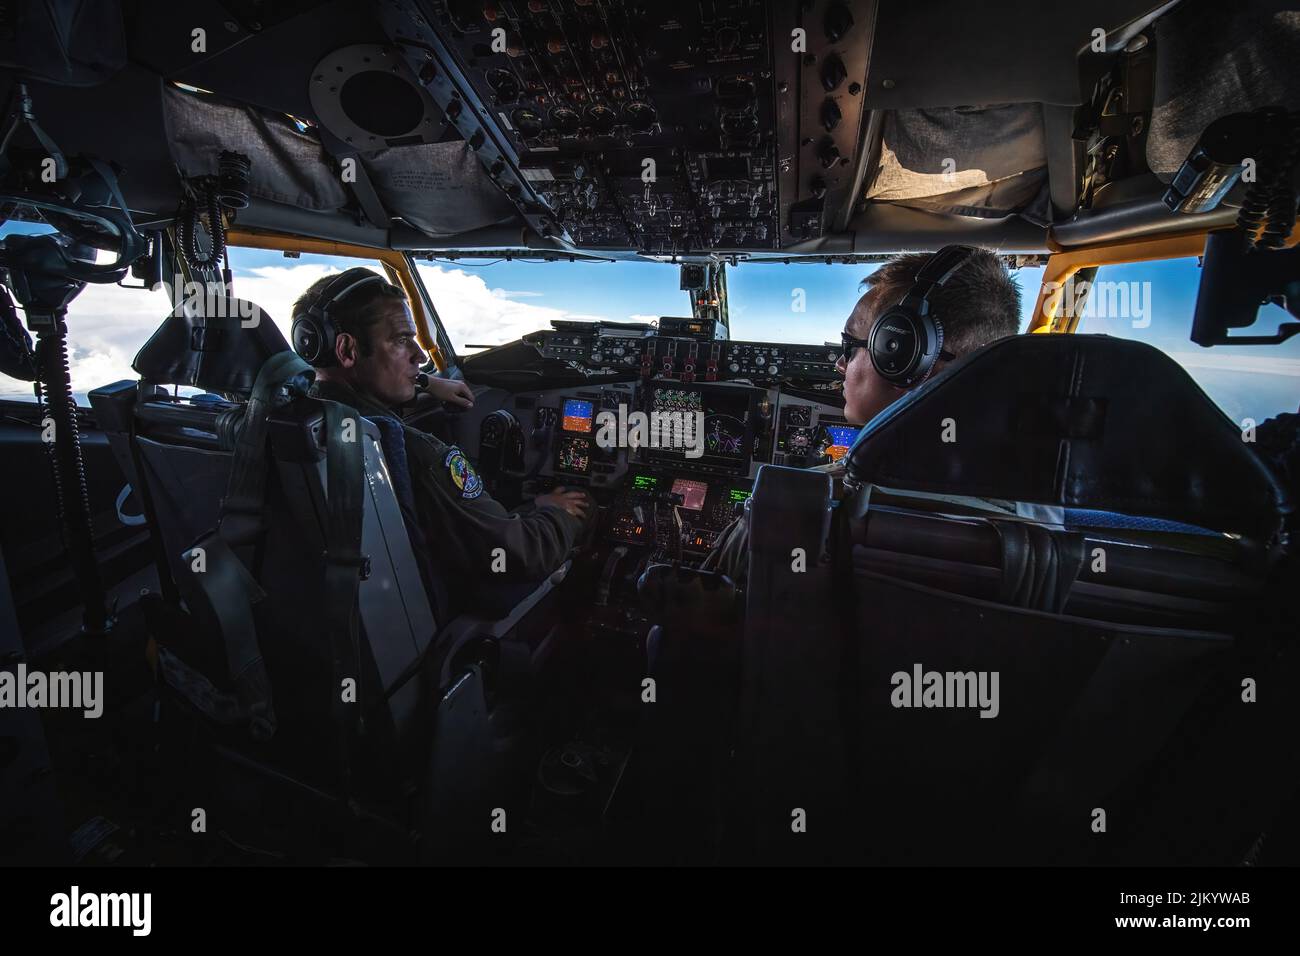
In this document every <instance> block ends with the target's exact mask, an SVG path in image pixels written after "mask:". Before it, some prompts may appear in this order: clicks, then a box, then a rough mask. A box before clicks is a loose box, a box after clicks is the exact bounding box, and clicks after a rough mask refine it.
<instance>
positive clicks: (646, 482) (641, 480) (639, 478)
mask: <svg viewBox="0 0 1300 956" xmlns="http://www.w3.org/2000/svg"><path fill="white" fill-rule="evenodd" d="M632 487H633V488H635V489H637V490H638V491H655V490H656V489H658V487H659V479H658V478H656V477H654V476H653V475H633V476H632Z"/></svg>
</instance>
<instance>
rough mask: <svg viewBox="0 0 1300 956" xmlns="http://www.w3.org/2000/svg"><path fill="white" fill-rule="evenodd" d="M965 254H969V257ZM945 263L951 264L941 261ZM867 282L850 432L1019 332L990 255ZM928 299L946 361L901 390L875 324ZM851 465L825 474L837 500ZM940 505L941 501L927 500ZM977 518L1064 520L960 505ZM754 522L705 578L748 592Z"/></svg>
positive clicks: (711, 562)
mask: <svg viewBox="0 0 1300 956" xmlns="http://www.w3.org/2000/svg"><path fill="white" fill-rule="evenodd" d="M963 253H964V254H963ZM941 256H948V257H950V258H948V259H946V260H941V259H940V257H941ZM943 262H947V263H949V265H948V266H947V268H952V266H953V265H954V264H955V271H952V272H951V273H948V274H947V277H946V278H945V279H944V280H943V281H942V282H940V283H937V284H936V283H934V282H933V281H931V280H932V278H933V277H932V275H931V272H932V271H933V270H934V269H935V268H936V267H939V272H940V273H945V272H947V269H946V268H944V267H943V266H942V263H943ZM863 282H864V283H865V284H866V285H867V286H868V289H867V291H866V293H864V294H863V296H862V297H861V298H860V299H858V301H857V304H856V305H855V306H854V307H853V311H852V312H850V313H849V317H848V320H847V321H846V322H845V323H844V334H843V340H844V352H843V354H842V355H840V359H839V362H838V363H837V364H836V368H837V369H838V370H839V373H840V374H841V375H843V376H844V417H845V418H846V419H848V421H849V423H850V424H852V425H863V424H866V423H867V422H869V421H871V419H873V418H874V417H876V415H878V414H880V413H881V412H883V411H884V410H885V409H886V408H888V407H889V406H890V405H892V404H893V403H894V402H896V401H897V400H898V399H900V398H902V397H903V396H904V395H906V394H907V392H908V391H909V390H910V389H911V388H915V387H916V386H917V385H920V384H921V382H923V381H926V380H927V379H928V378H930V377H933V376H934V375H936V374H940V373H942V371H943V370H944V368H945V367H946V366H947V365H948V363H950V362H951V361H953V360H954V359H956V358H958V357H959V356H962V355H965V354H966V353H967V352H973V351H975V350H976V349H978V348H980V347H981V346H984V345H987V344H988V343H989V342H992V341H994V340H995V339H1000V338H1004V337H1006V336H1008V335H1015V334H1016V332H1017V331H1018V330H1019V325H1020V286H1019V285H1018V284H1017V282H1016V280H1015V278H1013V277H1012V276H1011V274H1010V273H1009V272H1008V271H1007V267H1006V265H1005V263H1004V262H1003V260H1002V259H1001V258H999V257H998V256H997V255H995V254H994V253H992V252H989V251H988V250H986V249H977V248H974V247H971V246H948V247H946V248H945V249H942V250H940V251H939V252H936V253H933V254H932V253H912V254H908V255H901V256H896V257H895V258H893V259H891V260H889V261H888V262H886V263H885V264H884V265H882V266H881V267H880V268H879V269H877V270H876V271H875V272H873V273H872V274H871V275H869V276H868V277H867V278H866V279H864V280H863ZM919 294H925V295H926V298H927V300H928V303H929V309H930V312H931V313H932V314H933V315H934V316H936V317H937V318H939V319H940V321H941V322H942V323H943V332H944V336H943V353H942V354H941V355H940V357H939V358H938V360H937V361H936V363H935V364H934V366H933V368H932V369H931V370H930V371H929V372H928V373H926V374H924V375H922V376H921V377H920V378H919V379H918V380H916V381H913V382H911V383H910V384H909V385H906V386H903V385H899V384H895V383H893V382H891V381H889V379H888V378H886V377H885V376H884V375H882V374H881V372H880V370H878V369H877V368H876V365H875V363H874V362H873V361H872V358H871V355H870V354H869V353H868V350H867V343H868V342H869V341H871V339H872V334H873V332H874V331H875V326H876V325H877V323H879V322H882V321H885V322H888V321H889V315H888V313H890V311H891V307H892V306H895V305H900V304H903V303H905V302H906V301H908V300H909V297H912V299H913V301H914V300H915V297H916V296H917V295H919ZM845 468H846V464H845V459H844V458H841V459H840V460H839V461H835V462H831V463H830V464H827V465H821V466H819V469H818V470H821V471H825V472H828V473H829V474H831V475H833V476H834V484H835V497H836V498H837V499H838V498H839V497H840V495H841V493H842V490H843V489H842V482H841V479H842V478H843V476H844V473H845ZM925 497H928V498H931V499H933V498H937V497H940V496H925ZM945 500H948V501H952V502H957V503H960V504H962V505H964V506H967V507H974V508H976V509H979V510H989V509H992V510H995V511H1001V512H1004V513H1011V514H1020V515H1022V516H1025V517H1034V518H1045V519H1046V520H1049V521H1050V520H1059V517H1058V516H1054V515H1052V514H1045V513H1040V512H1038V511H1035V510H1034V509H1035V508H1036V507H1037V506H1032V505H1017V504H1016V503H1014V502H1003V501H994V500H991V499H985V498H954V497H948V498H946V499H945ZM748 522H749V515H748V513H746V514H744V515H742V516H741V517H739V518H737V519H736V520H735V521H733V522H732V523H731V524H730V525H728V526H727V528H726V529H725V530H724V531H723V532H722V533H721V534H720V535H718V539H717V541H716V542H715V543H714V545H713V548H712V550H711V551H710V552H709V554H708V556H707V557H706V558H705V559H704V562H703V563H702V564H701V568H703V569H704V570H706V571H721V572H722V573H723V574H726V575H727V576H728V577H730V578H731V579H732V580H733V581H735V582H736V584H737V585H739V586H741V587H743V586H744V584H745V581H746V579H747V578H748V576H749V523H748Z"/></svg>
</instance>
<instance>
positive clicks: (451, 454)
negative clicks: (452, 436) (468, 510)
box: [443, 446, 483, 498]
mask: <svg viewBox="0 0 1300 956" xmlns="http://www.w3.org/2000/svg"><path fill="white" fill-rule="evenodd" d="M443 466H444V467H445V468H446V469H447V474H448V475H450V476H451V483H452V484H453V485H455V486H456V488H457V490H459V491H460V496H461V497H462V498H477V497H478V496H479V495H481V494H483V479H482V478H480V477H479V475H478V472H477V471H475V470H474V466H473V465H471V464H470V463H469V459H468V458H466V457H465V453H464V452H463V451H461V450H460V449H459V448H456V447H454V446H453V447H452V448H449V449H448V450H447V457H446V458H445V459H444V460H443Z"/></svg>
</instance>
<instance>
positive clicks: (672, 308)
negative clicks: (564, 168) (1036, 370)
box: [418, 259, 1043, 355]
mask: <svg viewBox="0 0 1300 956" xmlns="http://www.w3.org/2000/svg"><path fill="white" fill-rule="evenodd" d="M876 268H877V267H876V266H875V265H872V264H843V263H823V262H811V261H810V262H806V263H797V264H792V265H783V264H779V263H766V262H748V263H741V264H739V265H736V266H728V267H727V311H728V318H729V322H730V337H731V338H732V339H736V340H742V341H758V342H795V343H806V344H810V345H820V344H822V343H824V342H838V341H839V334H840V330H841V329H842V328H843V325H844V320H845V319H846V318H847V317H848V315H849V312H850V311H851V310H852V308H853V305H854V304H855V303H856V302H857V300H858V297H859V296H860V295H861V294H862V290H861V289H860V288H859V286H860V284H861V282H862V280H863V279H864V278H865V277H866V276H868V275H870V274H871V273H872V272H873V271H874V270H875V269H876ZM418 271H419V273H420V278H421V279H422V280H423V282H424V285H425V288H426V289H427V290H428V292H429V297H430V299H432V301H433V304H434V307H435V308H436V309H437V311H438V318H439V319H440V321H441V322H442V325H443V327H444V328H445V329H446V331H447V333H448V335H449V336H450V337H451V341H452V345H453V346H454V348H455V349H456V352H457V354H460V355H465V354H472V353H473V352H475V351H477V349H475V348H473V346H494V345H502V344H504V343H506V342H509V341H512V340H514V339H517V338H519V337H520V336H521V335H524V334H525V333H528V332H536V331H539V330H542V329H547V328H550V323H551V321H552V320H556V319H561V320H565V321H600V320H605V321H611V322H655V321H657V320H658V319H659V318H660V317H661V316H688V315H690V314H691V306H690V299H689V295H688V293H686V292H683V291H682V290H681V287H680V275H679V268H678V266H677V265H674V264H669V263H657V262H623V261H616V262H563V261H555V262H528V261H520V260H513V261H507V260H487V261H485V260H478V259H464V260H456V261H435V262H433V263H427V264H426V263H422V264H420V265H419V266H418ZM1042 274H1043V270H1042V268H1041V267H1026V268H1022V269H1017V270H1014V275H1016V276H1017V278H1018V281H1019V282H1020V286H1021V290H1022V299H1023V302H1022V308H1021V315H1020V328H1021V329H1022V330H1023V329H1024V328H1026V327H1027V326H1028V322H1029V316H1030V315H1031V314H1032V312H1033V308H1034V299H1035V297H1036V295H1037V293H1038V286H1039V283H1040V281H1041V279H1042Z"/></svg>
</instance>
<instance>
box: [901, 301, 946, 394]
mask: <svg viewBox="0 0 1300 956" xmlns="http://www.w3.org/2000/svg"><path fill="white" fill-rule="evenodd" d="M925 321H927V322H929V323H930V325H931V329H932V331H933V338H934V353H933V356H934V357H933V358H931V359H930V360H929V361H928V362H924V361H923V364H924V365H925V367H924V369H920V370H918V371H920V372H921V374H920V376H919V377H918V378H917V379H916V381H914V382H913V383H912V384H911V385H910V386H908V387H909V388H916V386H918V385H920V384H921V383H922V382H924V381H926V380H927V379H928V378H929V377H930V376H931V375H933V374H934V370H935V369H936V368H937V367H938V365H939V356H940V355H941V354H942V353H943V320H942V319H939V318H937V317H935V316H930V317H928V318H927V319H926V320H925Z"/></svg>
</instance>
